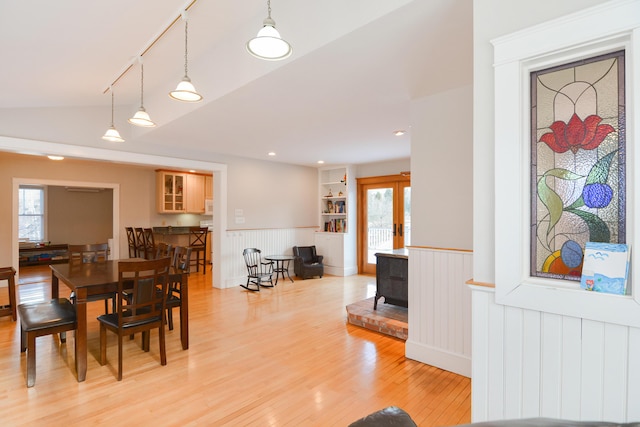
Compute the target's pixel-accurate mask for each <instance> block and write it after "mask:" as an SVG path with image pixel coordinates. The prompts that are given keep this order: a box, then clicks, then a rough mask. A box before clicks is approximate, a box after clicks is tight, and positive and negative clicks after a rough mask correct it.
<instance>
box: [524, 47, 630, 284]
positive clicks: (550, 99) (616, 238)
mask: <svg viewBox="0 0 640 427" xmlns="http://www.w3.org/2000/svg"><path fill="white" fill-rule="evenodd" d="M624 107H625V98H624V51H619V52H613V53H610V54H606V55H601V56H598V57H594V58H590V59H585V60H582V61H578V62H573V63H571V64H566V65H562V66H558V67H554V68H550V69H546V70H540V71H535V72H532V73H531V124H532V125H531V128H532V129H531V275H532V276H537V277H551V278H557V279H566V280H575V281H579V280H580V275H581V271H582V258H583V253H584V247H585V243H586V242H587V241H594V242H608V243H625V239H626V237H625V234H626V226H625V224H626V217H625V211H626V191H625V108H624Z"/></svg>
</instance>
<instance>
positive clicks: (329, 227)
mask: <svg viewBox="0 0 640 427" xmlns="http://www.w3.org/2000/svg"><path fill="white" fill-rule="evenodd" d="M324 231H327V232H330V233H346V232H347V220H346V219H344V218H337V219H332V220H330V221H327V222H325V223H324Z"/></svg>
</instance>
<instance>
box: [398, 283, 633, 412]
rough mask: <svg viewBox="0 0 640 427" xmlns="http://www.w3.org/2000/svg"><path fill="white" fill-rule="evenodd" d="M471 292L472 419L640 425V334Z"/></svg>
mask: <svg viewBox="0 0 640 427" xmlns="http://www.w3.org/2000/svg"><path fill="white" fill-rule="evenodd" d="M471 289H472V299H473V319H472V320H473V377H472V378H473V386H472V396H471V400H472V402H473V403H472V407H471V419H472V421H473V422H478V421H488V420H497V419H513V418H529V417H549V418H562V419H570V420H590V421H611V422H631V421H639V420H640V329H638V328H633V327H628V326H622V325H616V324H612V323H605V322H598V321H593V320H587V319H582V318H578V317H570V316H562V315H559V314H552V313H545V312H540V311H535V310H527V309H521V308H516V307H510V306H504V305H499V304H496V303H495V292H494V289H492V288H486V287H480V286H472V287H471ZM604 309H606V307H603V310H604ZM409 331H411V329H409Z"/></svg>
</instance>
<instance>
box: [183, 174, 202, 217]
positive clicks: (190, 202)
mask: <svg viewBox="0 0 640 427" xmlns="http://www.w3.org/2000/svg"><path fill="white" fill-rule="evenodd" d="M186 179H187V192H186V197H187V212H188V213H200V214H203V213H204V198H205V197H204V193H205V176H204V175H195V174H187V175H186Z"/></svg>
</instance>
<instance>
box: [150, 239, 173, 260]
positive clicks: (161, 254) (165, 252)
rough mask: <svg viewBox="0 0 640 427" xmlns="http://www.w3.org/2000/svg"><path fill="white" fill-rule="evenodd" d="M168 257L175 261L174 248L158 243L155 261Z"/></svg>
mask: <svg viewBox="0 0 640 427" xmlns="http://www.w3.org/2000/svg"><path fill="white" fill-rule="evenodd" d="M167 257H169V258H171V259H173V246H172V245H170V244H168V243H165V242H158V243H157V244H156V253H155V255H154V259H159V258H167Z"/></svg>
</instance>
